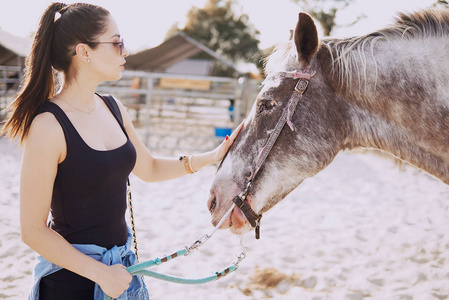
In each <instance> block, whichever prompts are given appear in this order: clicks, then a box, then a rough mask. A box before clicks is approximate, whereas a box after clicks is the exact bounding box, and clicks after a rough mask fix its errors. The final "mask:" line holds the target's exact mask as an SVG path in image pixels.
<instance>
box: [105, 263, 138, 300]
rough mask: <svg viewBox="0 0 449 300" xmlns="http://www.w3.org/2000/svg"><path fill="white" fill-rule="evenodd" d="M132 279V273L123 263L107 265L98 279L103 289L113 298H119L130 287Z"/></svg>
mask: <svg viewBox="0 0 449 300" xmlns="http://www.w3.org/2000/svg"><path fill="white" fill-rule="evenodd" d="M131 280H132V276H131V274H130V273H129V272H128V271H126V267H125V266H123V265H121V264H116V265H112V266H106V265H105V268H104V270H103V272H102V274H101V276H100V278H99V280H98V281H97V284H98V285H99V286H100V288H101V290H102V291H103V292H104V293H105V294H106V295H108V296H109V297H111V298H114V299H115V298H118V297H120V295H121V294H123V293H124V292H125V291H126V290H127V289H128V287H129V283H130V282H131Z"/></svg>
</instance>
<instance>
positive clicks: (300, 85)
mask: <svg viewBox="0 0 449 300" xmlns="http://www.w3.org/2000/svg"><path fill="white" fill-rule="evenodd" d="M308 85H309V81H308V80H305V79H299V80H298V82H297V83H296V86H295V91H297V92H298V93H300V94H303V93H304V92H305V91H306V89H307V86H308Z"/></svg>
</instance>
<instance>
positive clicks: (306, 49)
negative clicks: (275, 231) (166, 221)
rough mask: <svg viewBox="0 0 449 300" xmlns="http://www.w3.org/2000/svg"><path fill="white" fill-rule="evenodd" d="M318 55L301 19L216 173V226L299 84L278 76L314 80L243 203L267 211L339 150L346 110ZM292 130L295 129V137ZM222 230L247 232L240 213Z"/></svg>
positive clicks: (313, 35) (308, 25)
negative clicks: (307, 74) (305, 74)
mask: <svg viewBox="0 0 449 300" xmlns="http://www.w3.org/2000/svg"><path fill="white" fill-rule="evenodd" d="M320 52H321V51H320V50H319V42H318V35H317V30H316V27H315V24H314V22H313V20H312V19H311V17H310V16H309V15H307V14H305V13H300V14H299V21H298V24H297V26H296V29H295V32H294V36H293V40H292V41H290V42H289V44H288V45H287V47H286V49H285V50H282V51H281V50H277V51H275V52H274V53H273V54H272V55H271V56H270V58H269V60H268V64H267V78H266V80H265V81H264V84H263V87H262V89H261V91H260V93H259V95H258V97H257V99H256V101H255V103H254V106H253V108H252V110H251V112H250V114H249V116H248V117H247V119H246V121H245V124H244V127H243V129H242V130H241V132H240V134H239V135H238V137H237V139H236V140H235V142H234V144H233V145H232V147H231V149H230V151H229V152H228V154H227V156H226V158H225V159H224V160H223V162H222V164H221V165H220V167H219V169H218V171H217V174H216V176H215V179H214V182H213V185H212V189H211V195H210V199H209V201H208V207H209V210H210V212H211V214H212V224H213V225H214V226H215V225H216V224H217V223H218V221H219V220H220V219H221V218H222V216H223V215H224V214H225V213H226V211H227V210H229V208H230V207H231V205H232V203H233V198H234V197H235V196H236V195H238V194H239V193H240V192H241V191H243V190H244V189H245V186H246V184H247V182H248V180H249V179H250V178H251V176H252V172H254V168H255V165H256V161H257V160H258V156H259V154H260V153H261V150H262V148H263V147H264V145H265V143H266V141H267V139H268V137H269V136H270V134H271V133H272V132H273V131H274V128H275V126H276V124H277V123H278V121H279V119H280V118H281V116H282V115H283V111H284V110H285V109H286V107H287V105H288V103H289V101H290V98H291V96H292V94H293V92H294V89H295V86H296V84H297V82H298V79H295V78H289V77H286V76H282V75H285V74H286V72H289V74H290V72H293V71H297V70H304V69H306V68H308V67H310V71H311V72H312V73H313V72H315V73H316V74H315V75H314V76H313V77H312V78H311V79H310V82H309V86H308V88H307V90H306V91H305V92H304V94H303V96H302V98H301V99H300V100H299V102H298V104H297V107H296V109H295V110H294V111H293V112H292V113H293V115H292V116H291V118H289V121H291V123H293V125H294V126H292V125H291V124H290V126H289V125H285V126H284V127H283V129H282V131H281V132H280V134H279V136H278V138H277V140H276V142H275V144H274V146H273V148H272V149H271V151H270V153H269V155H268V157H267V158H266V160H265V162H264V163H263V165H262V166H261V168H260V170H259V172H258V173H257V175H256V176H255V177H254V179H253V180H252V185H251V187H250V189H249V190H248V197H247V199H246V201H247V202H248V203H249V204H250V205H251V207H252V209H253V210H254V211H255V212H256V213H258V214H261V213H263V212H265V211H267V210H269V209H270V208H271V207H273V206H274V205H275V204H276V203H277V202H279V201H280V200H282V199H283V198H284V197H285V196H286V195H287V194H288V193H290V192H291V191H292V190H293V189H294V188H296V187H297V186H298V185H299V184H300V183H301V182H302V181H303V180H304V179H306V178H308V177H311V176H313V175H315V174H316V173H318V172H319V171H320V170H322V169H323V168H324V167H326V166H327V165H328V164H329V163H330V162H331V161H332V160H333V158H334V157H335V155H336V154H337V153H338V151H339V150H340V149H341V148H342V145H343V143H344V135H345V129H344V127H345V125H344V123H343V121H342V119H343V118H342V117H341V115H342V114H343V113H344V109H343V108H342V107H341V105H337V104H336V103H337V102H338V98H337V97H336V96H335V95H334V94H333V92H332V88H331V87H330V86H329V85H328V84H327V83H326V80H325V77H326V76H328V75H330V74H327V73H329V72H330V63H329V61H330V60H329V59H327V61H326V62H324V61H323V60H322V59H321V58H320V57H321V54H320ZM317 53H318V54H317ZM324 66H326V67H324ZM292 128H296V129H295V130H294V131H293V130H292ZM221 227H222V228H229V227H231V230H232V232H234V233H243V232H246V231H247V230H249V229H250V228H251V226H250V225H249V224H248V221H247V220H246V218H245V216H244V215H243V214H242V211H241V210H240V209H238V208H235V209H234V210H233V212H232V213H231V215H230V217H229V218H228V219H227V220H225V222H224V223H223V225H222V226H221Z"/></svg>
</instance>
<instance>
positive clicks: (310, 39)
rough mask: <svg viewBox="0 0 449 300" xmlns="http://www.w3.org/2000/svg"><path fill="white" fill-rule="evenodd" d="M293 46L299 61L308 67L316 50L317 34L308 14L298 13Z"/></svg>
mask: <svg viewBox="0 0 449 300" xmlns="http://www.w3.org/2000/svg"><path fill="white" fill-rule="evenodd" d="M295 45H296V51H298V58H299V61H300V62H301V63H304V64H305V65H308V64H309V63H310V61H311V60H312V58H313V56H314V55H315V53H316V51H317V50H318V32H317V30H316V26H315V23H314V22H313V20H312V17H310V15H309V14H306V13H303V12H301V13H299V20H298V24H297V25H296V29H295Z"/></svg>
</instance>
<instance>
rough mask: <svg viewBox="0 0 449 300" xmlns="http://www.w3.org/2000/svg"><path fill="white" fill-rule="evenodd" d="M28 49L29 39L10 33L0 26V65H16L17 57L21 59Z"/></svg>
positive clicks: (26, 54) (27, 52) (29, 46)
mask: <svg viewBox="0 0 449 300" xmlns="http://www.w3.org/2000/svg"><path fill="white" fill-rule="evenodd" d="M30 51H31V39H27V38H22V37H18V36H15V35H12V34H10V33H8V32H6V31H4V30H2V29H1V28H0V65H7V66H17V65H19V63H18V59H19V58H20V59H21V60H22V61H23V59H24V58H25V57H26V56H28V54H29V53H30ZM18 57H19V58H18Z"/></svg>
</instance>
